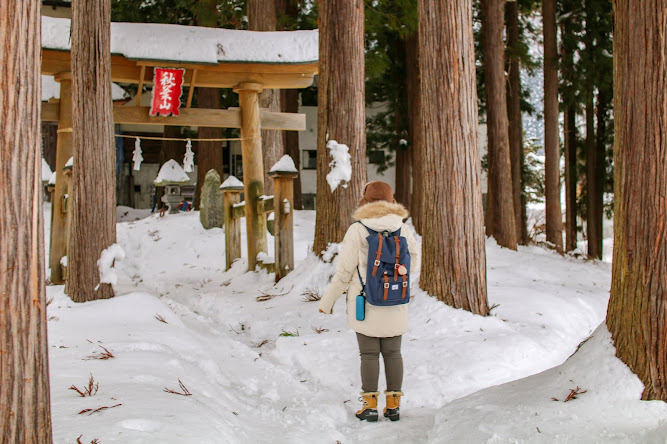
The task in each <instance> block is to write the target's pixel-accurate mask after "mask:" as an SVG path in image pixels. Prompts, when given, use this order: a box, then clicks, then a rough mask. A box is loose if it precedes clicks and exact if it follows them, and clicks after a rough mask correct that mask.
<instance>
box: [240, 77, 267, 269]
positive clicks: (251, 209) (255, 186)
mask: <svg viewBox="0 0 667 444" xmlns="http://www.w3.org/2000/svg"><path fill="white" fill-rule="evenodd" d="M263 89H264V88H263V86H262V85H261V84H259V83H241V84H239V85H237V86H236V87H234V92H236V93H238V95H239V106H240V108H241V139H242V140H241V154H242V162H243V188H244V193H245V219H246V228H247V241H248V270H250V271H253V270H254V269H255V266H256V265H257V253H259V252H264V253H266V252H267V251H268V247H267V240H266V217H265V215H264V214H263V213H260V212H259V211H258V208H257V206H258V204H259V202H260V199H259V197H260V196H261V195H263V194H264V161H263V160H262V135H261V126H260V116H259V93H260V92H262V90H263Z"/></svg>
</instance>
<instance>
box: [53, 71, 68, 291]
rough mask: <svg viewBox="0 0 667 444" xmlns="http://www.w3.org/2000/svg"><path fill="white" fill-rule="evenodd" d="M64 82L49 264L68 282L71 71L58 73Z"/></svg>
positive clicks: (55, 274) (56, 281) (60, 281)
mask: <svg viewBox="0 0 667 444" xmlns="http://www.w3.org/2000/svg"><path fill="white" fill-rule="evenodd" d="M55 79H56V81H58V82H60V114H59V120H58V140H57V143H56V167H55V169H54V171H56V185H55V189H54V192H53V200H52V202H51V243H50V251H49V266H50V268H51V281H52V282H53V283H54V284H63V283H65V279H64V276H63V275H62V269H61V267H60V260H61V259H62V258H63V256H67V238H68V233H67V214H66V213H65V212H64V211H63V198H64V197H65V195H66V194H67V193H68V191H67V187H68V184H67V178H66V177H65V174H63V170H64V168H65V164H66V163H67V161H68V160H69V158H70V157H72V75H71V73H69V72H64V73H60V74H56V76H55Z"/></svg>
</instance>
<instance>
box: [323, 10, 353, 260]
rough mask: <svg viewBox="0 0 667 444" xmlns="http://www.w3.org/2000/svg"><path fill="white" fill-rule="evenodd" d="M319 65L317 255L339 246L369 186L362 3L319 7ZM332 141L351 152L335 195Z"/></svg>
mask: <svg viewBox="0 0 667 444" xmlns="http://www.w3.org/2000/svg"><path fill="white" fill-rule="evenodd" d="M319 8H320V9H319V23H320V25H319V26H320V40H319V49H320V61H319V83H318V91H317V101H318V107H317V199H316V205H315V209H316V219H315V242H314V244H313V251H314V252H315V253H316V254H318V255H320V254H321V253H322V252H323V251H324V250H326V249H327V246H328V245H329V244H330V243H332V242H341V241H342V240H343V237H344V235H345V232H346V231H347V228H348V226H349V225H350V222H352V220H351V218H350V215H351V214H352V212H353V211H354V209H355V208H356V207H357V204H358V202H359V199H360V198H361V195H362V189H363V187H364V184H365V183H366V116H365V109H364V104H365V100H364V97H365V84H364V2H363V1H362V0H328V1H326V2H320V3H319ZM328 141H336V142H338V143H339V144H345V145H347V146H348V147H349V149H350V156H351V163H352V178H351V180H350V182H349V183H348V184H347V187H345V188H344V187H343V186H342V185H339V186H338V187H337V188H336V189H335V190H334V191H333V192H332V191H331V188H330V187H329V184H328V182H327V177H326V176H327V174H329V171H330V167H329V161H330V155H329V149H328V148H327V142H328Z"/></svg>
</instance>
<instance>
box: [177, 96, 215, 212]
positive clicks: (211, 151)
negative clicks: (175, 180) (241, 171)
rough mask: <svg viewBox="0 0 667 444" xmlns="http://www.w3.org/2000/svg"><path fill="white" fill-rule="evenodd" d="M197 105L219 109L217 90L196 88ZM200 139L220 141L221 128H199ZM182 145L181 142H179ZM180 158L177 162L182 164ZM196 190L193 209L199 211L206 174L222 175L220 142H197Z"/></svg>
mask: <svg viewBox="0 0 667 444" xmlns="http://www.w3.org/2000/svg"><path fill="white" fill-rule="evenodd" d="M197 105H198V106H199V108H208V109H220V89H219V88H197ZM198 135H199V138H200V139H221V138H222V128H205V127H200V128H199V132H198ZM181 144H182V142H181ZM182 160H183V159H182V158H181V159H180V160H179V161H181V162H182ZM195 160H196V161H197V190H196V191H195V202H194V207H195V209H197V210H198V209H199V205H200V202H201V187H202V186H203V185H204V179H205V178H206V173H208V172H209V170H216V171H217V172H218V174H219V175H220V177H221V178H222V177H224V176H223V174H222V142H214V141H210V142H207V141H203V140H200V141H199V142H197V157H196V158H195Z"/></svg>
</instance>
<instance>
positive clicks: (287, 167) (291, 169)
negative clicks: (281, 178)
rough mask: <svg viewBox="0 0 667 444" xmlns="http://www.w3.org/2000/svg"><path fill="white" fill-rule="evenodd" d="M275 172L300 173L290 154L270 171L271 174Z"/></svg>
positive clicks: (282, 158)
mask: <svg viewBox="0 0 667 444" xmlns="http://www.w3.org/2000/svg"><path fill="white" fill-rule="evenodd" d="M273 172H281V173H298V172H299V171H298V170H297V169H296V166H295V165H294V160H292V158H291V157H290V156H289V155H288V154H285V155H284V156H283V157H281V158H280V160H279V161H278V162H276V163H275V165H273V166H272V167H271V170H269V173H273Z"/></svg>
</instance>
